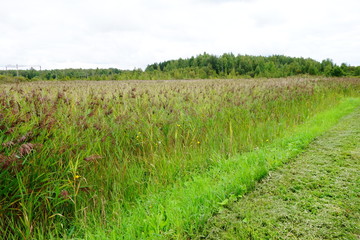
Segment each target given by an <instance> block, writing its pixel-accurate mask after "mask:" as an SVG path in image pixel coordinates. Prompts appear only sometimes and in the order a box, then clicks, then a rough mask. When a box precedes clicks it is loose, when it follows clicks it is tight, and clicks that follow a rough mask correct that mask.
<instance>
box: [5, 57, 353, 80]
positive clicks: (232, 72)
mask: <svg viewBox="0 0 360 240" xmlns="http://www.w3.org/2000/svg"><path fill="white" fill-rule="evenodd" d="M295 75H312V76H327V77H342V76H360V66H350V65H348V64H345V63H343V64H341V65H340V66H339V65H337V64H335V63H334V62H333V61H332V60H331V59H325V60H323V61H321V62H319V61H316V60H313V59H311V58H302V57H301V58H299V57H288V56H283V55H273V56H250V55H234V54H232V53H225V54H223V55H221V56H217V55H212V54H208V53H203V54H200V55H197V56H196V57H191V58H186V59H182V58H179V59H177V60H168V61H164V62H160V63H153V64H150V65H148V66H147V67H146V68H145V70H143V69H141V68H137V69H134V70H121V69H117V68H108V69H99V68H97V69H72V68H71V69H52V70H35V69H33V68H31V69H28V70H15V69H11V70H2V71H0V81H2V82H6V81H13V80H14V79H15V80H18V81H26V80H33V81H34V80H79V79H86V80H133V79H136V80H145V79H149V80H161V79H232V78H278V77H288V76H295Z"/></svg>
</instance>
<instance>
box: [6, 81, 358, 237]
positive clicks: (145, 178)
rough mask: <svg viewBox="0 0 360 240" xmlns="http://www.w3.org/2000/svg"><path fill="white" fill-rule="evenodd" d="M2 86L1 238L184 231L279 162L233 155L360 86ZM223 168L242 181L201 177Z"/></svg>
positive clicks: (289, 129)
mask: <svg viewBox="0 0 360 240" xmlns="http://www.w3.org/2000/svg"><path fill="white" fill-rule="evenodd" d="M0 86H1V89H0V143H1V145H0V182H1V185H0V226H1V227H0V235H1V236H3V238H4V239H52V238H54V239H56V238H64V239H73V238H78V239H84V238H86V239H99V238H109V239H122V238H124V239H139V238H142V239H146V238H150V239H151V238H157V239H161V238H164V239H169V238H176V239H186V238H189V237H193V236H195V235H196V234H197V229H199V228H201V227H202V226H204V224H205V222H206V220H207V218H208V217H209V216H211V214H213V213H214V212H215V211H216V209H217V208H218V207H219V205H222V204H225V203H226V199H228V198H229V197H232V196H238V195H239V194H241V193H243V192H246V191H248V189H251V186H252V184H253V183H254V181H256V180H258V179H260V178H261V177H263V176H264V175H266V173H267V170H268V165H271V166H270V167H272V166H273V165H276V164H278V163H272V162H271V161H273V162H276V159H275V160H274V159H273V160H271V161H270V162H271V163H269V161H268V159H267V160H266V161H265V160H264V162H262V163H261V164H260V163H257V162H256V161H254V162H252V161H250V160H249V161H247V162H246V167H245V165H244V166H243V165H241V166H242V167H241V168H236V167H235V166H236V164H234V165H231V163H232V159H233V158H234V157H235V156H242V155H243V154H246V153H251V152H254V151H258V150H261V149H266V147H267V146H281V144H280V143H279V141H280V139H283V138H284V137H286V136H291V135H292V133H293V131H294V129H296V128H297V127H298V126H301V124H304V123H306V122H308V121H310V120H311V119H313V118H315V117H316V116H317V115H319V114H321V113H323V112H324V111H328V110H331V109H334V108H336V107H337V106H338V107H337V110H338V112H341V111H342V112H341V114H340V113H338V115H336V117H337V118H339V117H341V115H344V114H346V113H347V111H350V110H349V109H351V108H354V107H355V106H357V105H359V101H355V100H354V99H355V98H356V97H359V93H360V79H359V78H323V77H318V78H309V77H292V78H279V79H240V80H233V79H227V80H167V81H165V80H164V81H161V80H157V81H140V80H139V81H63V82H62V81H35V82H22V83H3V84H0ZM350 98H351V99H353V100H348V101H347V104H348V105H346V104H345V103H344V102H346V101H345V100H346V99H350ZM341 104H343V105H341ZM344 104H345V105H344ZM350 105H351V106H350ZM339 106H340V107H339ZM324 116H325V115H324ZM336 117H334V119H333V121H334V122H335V121H336V119H337V118H336ZM323 118H324V117H323ZM322 120H323V121H325V120H326V119H322ZM319 124H320V123H319ZM308 129H312V128H311V127H309V128H308ZM324 129H325V128H324ZM303 132H306V130H304V129H303ZM320 133H321V132H320V131H319V132H317V134H320ZM314 137H316V136H315V135H311V136H310V135H309V137H308V140H307V141H310V140H311V139H312V138H314ZM305 143H306V141H304V142H301V144H305ZM276 144H278V145H276ZM299 146H300V145H299ZM301 146H303V145H301ZM304 146H305V145H304ZM300 148H301V147H300ZM300 148H299V149H297V150H299V151H300V150H301V149H300ZM296 152H298V151H296ZM274 156H275V155H274ZM274 158H276V156H275V157H274ZM279 158H281V157H279ZM281 161H282V160H281ZM281 161H280V162H281ZM243 163H244V161H243ZM229 164H230V165H229ZM225 165H226V166H227V168H226V169H227V170H226V171H223V170H221V169H223V168H222V166H225ZM230 170H233V171H235V172H241V174H243V175H242V177H241V178H238V179H240V180H241V181H242V182H241V184H238V183H236V184H233V185H231V184H222V185H219V186H217V185H216V184H215V185H216V187H215V185H214V187H213V188H212V189H211V184H210V185H209V181H210V183H211V181H213V180H214V181H216V179H215V178H216V177H215V178H214V177H211V178H210V177H208V175H206V174H208V173H209V172H212V174H213V175H211V176H218V177H220V178H221V176H224V177H226V176H230V175H234V174H235V173H234V172H231V171H230ZM235 175H236V174H235ZM235 175H234V176H235ZM209 176H210V175H209ZM208 178H209V179H208ZM229 179H231V178H229ZM240 180H239V181H240ZM194 182H197V183H198V184H197V185H192V184H193V183H194ZM224 183H225V182H224ZM192 188H193V191H185V190H184V189H192ZM202 188H203V189H210V190H211V191H210V192H209V193H206V194H208V195H206V194H204V195H201V189H202ZM185 195H186V199H188V200H189V201H187V200H184V201H183V200H181V199H182V198H183V197H185ZM169 196H172V197H170V198H169ZM207 199H209V201H207ZM168 200H169V201H168ZM224 201H225V203H224ZM181 204H187V205H186V207H187V208H186V209H184V207H182V205H181ZM190 205H191V206H190Z"/></svg>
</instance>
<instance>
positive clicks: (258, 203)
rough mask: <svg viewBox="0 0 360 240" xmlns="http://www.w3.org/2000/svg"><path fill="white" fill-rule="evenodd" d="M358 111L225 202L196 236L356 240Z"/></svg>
mask: <svg viewBox="0 0 360 240" xmlns="http://www.w3.org/2000/svg"><path fill="white" fill-rule="evenodd" d="M359 119H360V109H359V108H358V109H357V110H356V111H355V112H354V113H352V114H350V115H348V116H346V117H345V118H343V119H342V121H341V122H340V124H338V125H336V126H335V127H334V128H332V129H331V130H330V131H328V132H327V133H326V134H324V135H322V136H321V137H319V138H317V139H316V141H314V142H313V143H311V145H310V146H309V148H308V149H307V151H306V152H305V153H303V154H301V155H299V156H298V157H297V158H295V159H294V160H293V161H291V162H290V163H289V164H287V165H285V166H284V167H282V168H281V169H278V170H276V171H274V172H271V174H270V175H269V176H268V177H267V178H265V179H264V180H263V181H261V182H260V183H259V184H258V185H257V186H256V189H255V190H254V191H252V192H250V193H249V194H248V195H246V196H244V198H243V199H241V200H239V201H236V202H232V203H230V204H228V205H226V206H224V207H223V208H222V209H221V210H220V211H219V213H218V214H217V215H215V216H214V217H212V218H211V219H210V220H209V222H208V224H207V226H206V228H205V230H204V232H203V233H202V234H199V235H198V237H197V238H202V239H203V238H206V239H359V236H360V227H359V226H360V208H359V206H360V198H359V192H360V185H359V183H360V177H359V171H360V123H359Z"/></svg>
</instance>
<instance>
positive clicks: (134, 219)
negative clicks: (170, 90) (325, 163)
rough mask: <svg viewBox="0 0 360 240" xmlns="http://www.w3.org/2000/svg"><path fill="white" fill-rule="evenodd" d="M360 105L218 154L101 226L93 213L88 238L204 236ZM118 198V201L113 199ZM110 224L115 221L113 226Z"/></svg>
mask: <svg viewBox="0 0 360 240" xmlns="http://www.w3.org/2000/svg"><path fill="white" fill-rule="evenodd" d="M358 106H360V99H359V98H346V99H344V100H343V101H341V103H340V104H339V105H337V106H335V107H334V108H332V109H331V110H329V111H326V112H323V113H321V114H318V115H316V116H315V117H313V118H311V119H308V120H307V121H306V123H305V124H303V125H301V126H299V127H297V128H296V129H293V130H292V131H289V132H288V134H287V135H286V136H285V137H284V138H282V139H279V140H277V141H274V142H273V143H272V144H270V145H268V146H265V147H263V148H260V149H255V150H253V151H251V152H248V153H245V154H241V155H238V156H235V157H233V158H231V159H228V160H221V159H220V160H219V161H218V163H217V164H216V165H215V166H214V167H213V168H212V169H211V170H209V171H208V172H206V173H204V174H201V175H198V176H194V177H193V179H192V180H191V181H187V182H179V183H177V184H175V185H174V186H173V187H172V188H171V189H169V190H167V191H164V192H161V193H159V194H154V195H151V196H146V197H144V198H142V199H140V200H139V201H138V202H137V203H136V204H135V205H134V206H133V207H128V211H127V213H126V214H123V216H118V215H117V212H121V209H123V206H122V205H121V203H118V206H116V205H115V206H114V208H113V209H114V210H113V211H114V212H113V215H114V218H113V219H112V220H109V221H108V224H107V226H108V227H106V226H105V227H104V226H101V227H100V226H99V227H96V225H95V223H96V222H97V219H93V223H94V224H91V219H90V218H91V216H89V219H88V220H89V221H87V226H83V227H84V228H85V229H86V228H87V229H86V230H85V238H86V239H99V238H102V239H104V238H105V239H106V238H107V239H119V238H123V239H188V238H195V237H198V236H199V233H200V232H201V231H202V229H203V227H204V226H205V224H206V222H207V220H208V219H209V218H210V217H211V216H212V215H213V214H214V213H215V212H217V211H218V209H219V208H221V207H222V206H224V205H227V203H228V202H229V201H231V200H234V199H238V198H239V197H241V196H243V195H244V194H245V193H246V192H248V191H249V190H250V189H253V187H254V185H255V183H256V182H257V181H259V180H260V179H262V178H263V177H264V176H266V175H267V173H268V171H269V170H271V169H274V168H276V167H278V166H280V165H282V164H283V163H285V162H288V161H289V159H291V158H293V157H295V156H296V155H298V154H299V153H300V152H302V151H303V150H304V149H305V148H306V147H307V146H308V145H309V143H310V142H311V141H313V140H314V138H316V137H318V136H319V135H321V134H322V133H324V132H325V131H327V130H328V129H330V127H332V126H334V125H335V124H336V123H337V122H338V121H339V119H340V118H341V117H343V116H345V115H347V114H349V113H351V112H352V111H353V110H354V109H355V108H356V107H358ZM114 204H117V203H114ZM110 226H111V227H110Z"/></svg>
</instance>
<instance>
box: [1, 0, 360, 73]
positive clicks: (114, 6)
mask: <svg viewBox="0 0 360 240" xmlns="http://www.w3.org/2000/svg"><path fill="white" fill-rule="evenodd" d="M203 52H207V53H210V54H216V55H220V54H222V53H228V52H232V53H234V54H236V55H237V54H248V55H263V56H268V55H273V54H283V55H287V56H293V57H305V58H307V57H310V58H314V59H316V60H319V61H320V60H323V59H326V58H331V59H333V60H334V62H335V63H337V64H340V63H343V62H345V63H347V64H350V65H360V1H359V0H272V1H270V0H192V1H191V0H148V1H146V0H127V1H124V0H117V1H116V0H101V1H99V0H56V1H55V0H31V1H29V0H15V1H2V3H1V6H0V69H4V66H5V65H8V64H19V65H41V66H42V68H43V69H44V68H47V69H51V68H80V67H81V68H96V67H99V68H107V67H116V68H120V69H134V68H145V67H146V65H147V64H151V63H154V62H160V61H165V60H170V59H177V58H180V57H182V58H187V57H191V56H196V55H198V54H201V53H203Z"/></svg>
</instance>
